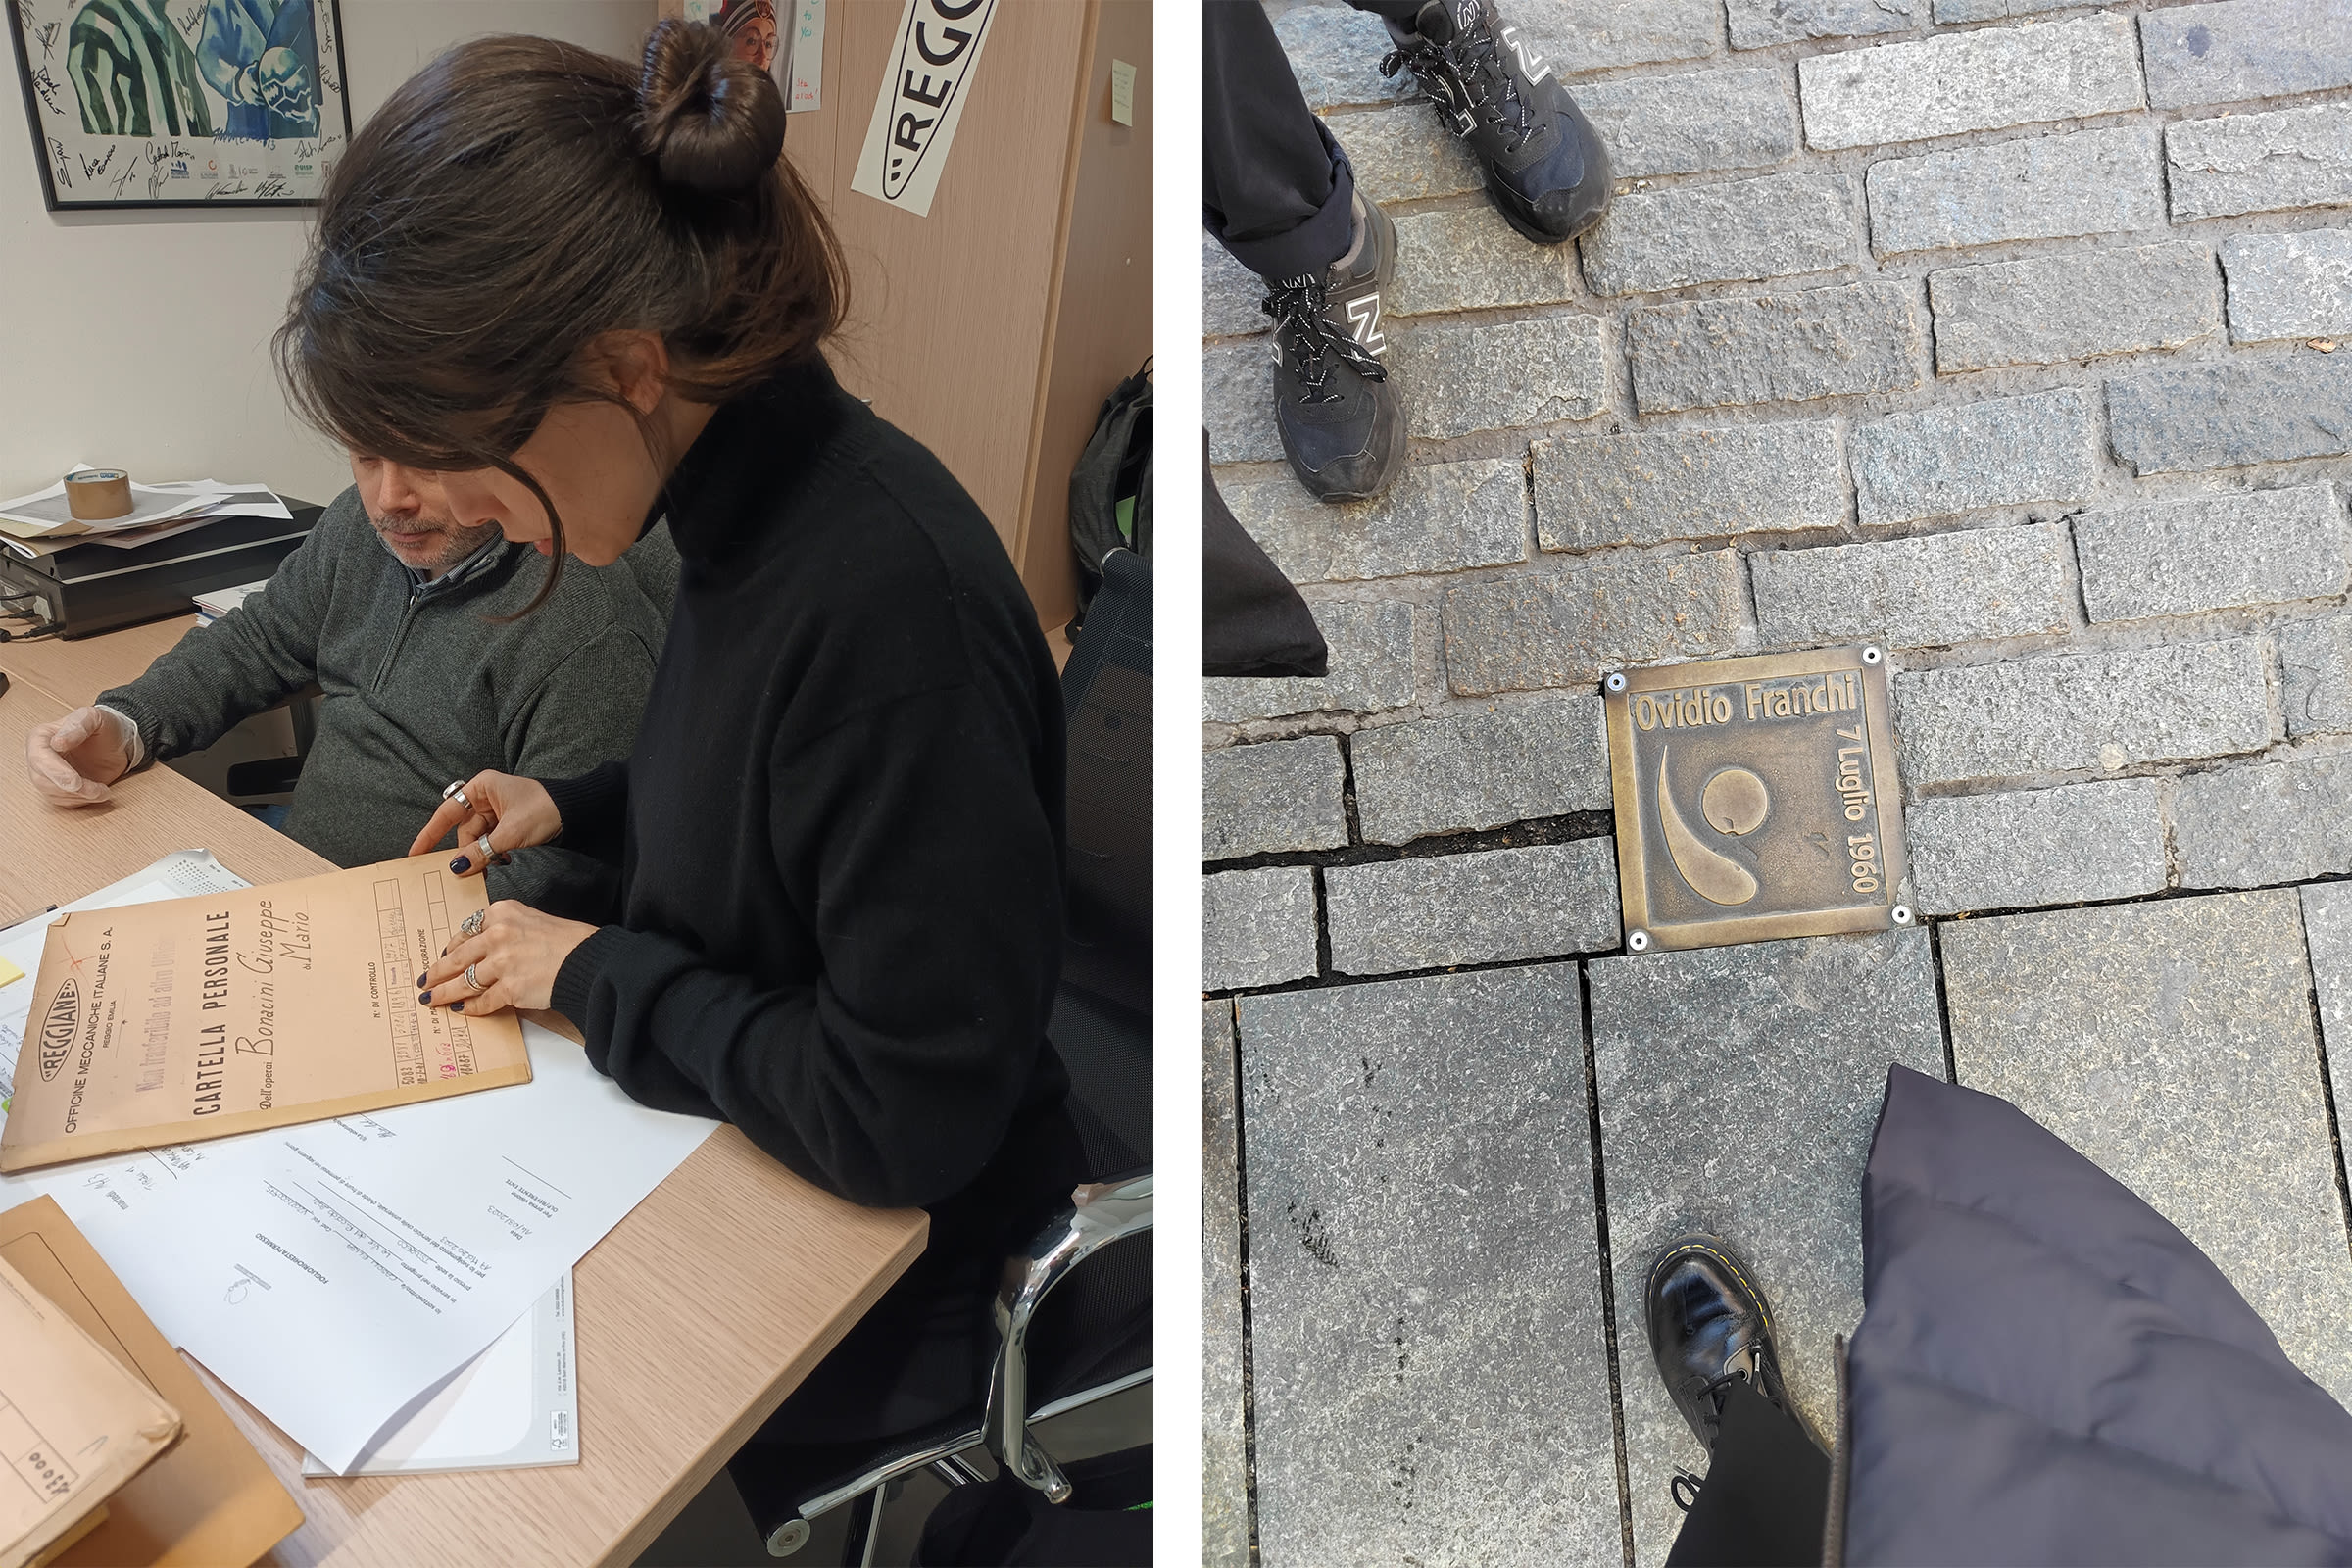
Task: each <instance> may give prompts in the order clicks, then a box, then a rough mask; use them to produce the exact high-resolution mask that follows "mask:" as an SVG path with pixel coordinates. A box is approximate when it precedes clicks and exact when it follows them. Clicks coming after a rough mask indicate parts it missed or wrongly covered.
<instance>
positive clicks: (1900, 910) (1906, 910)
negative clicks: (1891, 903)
mask: <svg viewBox="0 0 2352 1568" xmlns="http://www.w3.org/2000/svg"><path fill="white" fill-rule="evenodd" d="M1887 912H1888V913H1890V914H1892V915H1893V916H1894V923H1895V924H1896V925H1909V924H1910V923H1911V906H1909V905H1908V904H1898V905H1896V906H1895V907H1893V908H1892V909H1890V910H1888V911H1887Z"/></svg>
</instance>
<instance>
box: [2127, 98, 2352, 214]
mask: <svg viewBox="0 0 2352 1568" xmlns="http://www.w3.org/2000/svg"><path fill="white" fill-rule="evenodd" d="M2164 157H2165V163H2166V166H2167V167H2166V173H2167V175H2168V176H2169V179H2168V183H2169V184H2170V186H2171V188H2172V193H2173V221H2174V222H2176V223H2190V222H2194V221H2197V220H2198V219H2200V218H2229V217H2234V216H2235V215H2237V214H2239V213H2278V212H2285V211H2286V210H2288V209H2290V208H2296V207H2344V206H2348V205H2352V106H2347V105H2344V104H2322V105H2320V106H2319V107H2317V108H2314V109H2281V110H2278V111H2277V112H2276V113H2273V114H2267V115H2222V116H2217V117H2216V118H2214V119H2211V120H2180V121H2175V122H2174V123H2172V124H2170V125H2167V126H2165V128H2164Z"/></svg>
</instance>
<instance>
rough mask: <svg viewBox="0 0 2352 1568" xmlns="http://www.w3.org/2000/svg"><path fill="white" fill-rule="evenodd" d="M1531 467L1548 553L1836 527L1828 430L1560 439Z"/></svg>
mask: <svg viewBox="0 0 2352 1568" xmlns="http://www.w3.org/2000/svg"><path fill="white" fill-rule="evenodd" d="M1529 450H1530V451H1531V452H1532V453H1533V455H1534V457H1535V462H1536V537H1537V539H1538V541H1539V542H1540V543H1541V544H1542V545H1543V547H1544V549H1546V550H1599V549H1602V548H1604V547H1606V546H1609V545H1647V544H1658V543H1660V542H1662V541H1664V540H1668V539H1723V538H1730V537H1733V536H1735V535H1741V534H1756V533H1781V532H1789V531H1793V530H1797V529H1805V528H1835V527H1837V526H1838V524H1840V523H1842V522H1843V521H1844V520H1845V466H1844V464H1843V463H1842V462H1841V461H1840V460H1839V458H1838V433H1837V431H1836V429H1835V428H1834V427H1832V426H1831V425H1829V424H1826V423H1818V424H1743V425H1735V426H1733V427H1732V428H1730V429H1725V430H1657V431H1651V432H1648V433H1646V434H1640V435H1595V436H1562V437H1558V438H1556V439H1554V440H1550V441H1538V442H1536V443H1535V444H1534V445H1533V446H1532V447H1531V448H1530V449H1529Z"/></svg>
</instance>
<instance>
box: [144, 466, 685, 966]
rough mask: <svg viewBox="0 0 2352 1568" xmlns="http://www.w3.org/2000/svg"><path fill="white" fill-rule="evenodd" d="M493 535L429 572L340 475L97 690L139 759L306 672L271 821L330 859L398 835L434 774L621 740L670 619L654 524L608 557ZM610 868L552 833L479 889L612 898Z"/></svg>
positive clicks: (357, 854)
mask: <svg viewBox="0 0 2352 1568" xmlns="http://www.w3.org/2000/svg"><path fill="white" fill-rule="evenodd" d="M546 571H547V563H546V561H545V560H544V559H543V558H542V557H540V556H539V555H538V554H537V553H536V552H534V551H533V550H532V549H531V548H530V546H528V545H523V544H512V543H509V542H507V541H505V540H495V541H493V542H492V543H491V544H490V545H489V546H488V547H486V549H485V550H484V551H483V552H482V553H481V554H480V555H479V556H477V557H474V558H469V559H468V560H467V561H466V562H464V563H461V564H459V565H458V566H456V567H453V568H452V569H451V570H450V571H448V572H446V573H444V574H443V575H442V576H441V577H439V578H437V579H435V580H434V581H432V582H430V583H425V582H421V581H419V580H418V578H417V574H416V573H414V572H412V571H410V569H409V568H408V567H407V566H405V565H403V564H401V562H400V561H399V559H398V558H397V557H395V556H393V555H392V554H391V552H390V551H388V550H387V549H386V548H385V547H384V544H383V541H382V540H381V539H379V538H377V537H376V533H375V530H374V529H373V528H372V527H370V526H369V525H368V517H367V514H366V513H365V511H364V510H363V509H362V508H361V506H360V500H359V492H358V491H357V490H356V489H353V490H346V491H344V492H343V493H342V494H341V495H339V496H337V497H336V498H335V500H334V502H333V503H332V504H331V505H329V506H328V507H327V509H326V511H325V513H324V514H323V515H321V516H320V517H319V522H318V525H317V526H316V527H315V528H313V529H312V530H311V535H310V537H309V538H308V539H306V540H304V541H303V542H302V544H301V545H300V546H299V547H297V548H296V549H295V551H294V552H293V554H291V555H289V556H287V557H286V559H285V560H284V562H282V563H281V564H279V566H278V568H277V571H276V572H275V573H274V574H273V575H272V576H271V577H270V584H269V586H268V587H267V588H266V589H264V590H263V591H262V592H260V593H258V594H255V595H253V596H251V597H250V598H248V599H247V600H246V601H245V603H244V604H243V605H242V606H241V607H239V608H238V609H236V610H233V611H231V612H229V613H227V614H225V615H223V616H221V618H220V619H219V620H217V621H215V622H214V623H213V624H212V625H210V626H200V627H198V628H196V629H195V630H193V631H191V632H189V633H188V634H187V636H185V637H183V638H181V639H180V641H179V642H178V644H177V645H175V646H174V647H173V648H172V649H171V650H170V651H169V652H168V653H166V654H164V655H163V657H161V658H160V659H158V660H157V661H156V662H154V663H153V664H152V665H150V666H149V667H148V670H147V672H146V673H145V674H143V675H141V676H140V677H139V678H138V679H137V680H135V681H132V682H131V683H130V684H129V685H127V686H118V687H116V688H115V689H114V690H112V691H109V692H103V693H101V694H100V695H99V698H98V701H99V702H100V703H101V704H103V705H105V706H106V707H108V708H112V709H115V710H117V711H120V712H122V713H123V714H124V715H125V716H127V717H128V718H129V719H130V720H131V721H132V722H133V723H135V724H136V725H138V729H139V739H140V740H141V742H142V743H143V744H144V745H145V748H146V758H145V761H146V762H154V761H160V760H166V759H169V758H172V757H177V756H180V755H182V754H184V753H187V752H193V751H200V750H202V749H203V748H205V747H207V746H210V745H212V744H213V742H215V741H217V740H219V739H220V738H221V736H222V735H224V734H226V733H227V732H228V731H229V730H230V729H231V728H232V727H234V726H235V725H236V724H237V723H238V722H239V721H240V720H242V719H245V718H247V717H249V716H251V715H252V714H255V713H258V712H261V711H264V710H266V709H268V708H270V707H272V706H273V705H275V704H277V703H280V702H283V701H285V700H286V699H287V698H289V697H291V696H293V695H294V694H295V693H296V692H299V691H301V690H302V689H303V688H304V687H306V686H308V685H310V684H311V683H313V682H314V681H316V682H317V683H318V685H319V689H320V690H321V691H322V692H323V693H324V694H325V699H324V701H323V702H321V703H320V705H319V727H318V734H317V737H316V739H315V740H314V741H313V743H312V747H311V751H310V755H309V757H308V759H307V760H305V762H304V764H303V769H302V778H301V781H300V782H299V783H297V784H296V785H295V788H294V804H293V807H292V809H291V810H290V811H289V812H288V813H287V818H286V832H287V833H288V835H290V836H291V837H293V838H295V839H296V840H299V841H300V842H301V843H303V844H304V845H307V846H308V847H309V848H311V849H313V850H315V851H317V852H318V853H319V854H320V855H322V856H324V857H325V858H328V859H330V860H332V861H334V862H335V863H336V864H337V865H346V866H348V865H367V864H370V863H372V862H374V861H377V860H387V859H394V858H399V857H401V856H403V855H406V854H407V853H408V849H409V843H410V841H411V840H412V839H414V838H415V837H416V834H417V829H418V828H420V827H422V826H423V825H424V820H425V818H426V817H428V816H430V815H431V814H432V812H433V809H434V808H436V807H438V806H439V805H440V804H441V789H442V786H443V785H445V784H447V783H449V782H450V780H452V779H461V778H469V777H471V776H472V775H473V774H475V773H478V772H480V771H482V770H483V769H485V768H496V769H499V770H500V771H503V772H509V773H517V774H521V775H523V776H525V777H532V778H549V777H558V778H560V777H566V776H569V775H571V774H574V773H582V772H586V771H587V770H588V769H590V768H592V767H594V766H596V765H597V764H598V763H600V762H604V761H607V760H613V759H616V758H621V757H625V756H627V755H628V752H629V748H630V746H631V745H632V744H633V743H634V741H635V740H636V737H637V721H638V718H639V716H640V714H641V713H642V712H643V711H644V708H645V694H646V690H647V688H648V686H649V685H650V684H651V683H652V680H653V673H654V662H655V660H656V659H657V658H659V657H660V655H661V652H662V638H663V636H664V635H665V633H666V631H667V626H668V619H669V604H670V599H671V597H672V595H673V594H674V593H675V591H676V588H677V581H678V557H677V552H676V550H675V549H673V548H672V547H671V545H670V542H669V532H668V530H667V529H666V528H656V529H655V530H654V531H653V532H651V533H649V534H648V535H647V536H646V537H645V538H644V539H643V540H642V541H640V542H639V543H638V544H637V545H636V546H634V547H633V548H632V549H631V550H630V551H629V553H628V554H627V555H626V556H623V557H622V558H621V559H620V560H619V561H618V562H616V563H614V564H613V565H610V566H603V567H594V566H583V565H581V564H579V563H578V562H576V561H573V562H567V563H565V564H564V574H563V578H562V580H561V581H560V582H559V583H558V584H557V587H556V591H555V594H554V596H553V597H552V598H550V599H549V600H548V602H547V603H546V604H544V605H542V606H540V607H539V609H538V610H536V611H534V612H533V613H530V614H528V615H525V616H523V617H522V618H521V619H520V620H514V621H501V620H500V619H499V618H498V617H500V616H504V615H512V614H514V613H515V612H516V611H518V610H520V609H522V607H523V606H524V605H526V604H528V603H529V602H530V600H531V596H532V595H533V594H535V593H537V592H538V591H539V584H540V582H541V580H542V578H543V577H544V575H545V573H546ZM618 886H619V883H618V876H617V873H616V872H615V871H614V869H613V867H611V866H609V865H607V864H605V863H603V862H601V861H599V860H596V859H594V858H590V857H588V856H584V855H580V854H577V853H575V852H573V851H570V850H564V849H559V848H554V847H548V848H541V849H532V850H524V851H521V852H519V853H518V854H516V855H515V858H514V862H513V863H512V864H510V865H506V866H498V867H493V868H492V870H491V872H490V896H491V897H492V898H494V899H520V900H522V901H523V902H525V903H527V904H532V905H536V906H538V907H542V908H545V909H549V910H551V911H553V912H555V913H559V914H564V915H567V916H571V917H575V918H580V919H589V920H601V919H604V918H607V917H608V916H609V913H610V910H611V909H612V907H613V905H614V901H615V899H616V897H617V893H618Z"/></svg>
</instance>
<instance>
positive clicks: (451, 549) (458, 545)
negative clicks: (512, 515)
mask: <svg viewBox="0 0 2352 1568" xmlns="http://www.w3.org/2000/svg"><path fill="white" fill-rule="evenodd" d="M420 520H421V519H420ZM368 526H370V527H372V528H373V529H375V531H376V534H377V536H378V537H379V538H380V537H382V535H383V532H384V524H383V521H382V519H381V518H379V517H377V516H376V515H374V514H373V513H369V514H368ZM497 537H498V524H497V523H495V522H484V523H478V524H476V525H475V526H473V527H471V528H451V529H449V530H448V531H447V532H446V533H444V534H443V535H442V538H443V539H444V541H445V543H444V545H443V547H442V550H441V553H440V554H439V555H437V556H435V557H434V558H433V559H432V560H430V561H428V562H426V563H425V564H423V565H421V566H419V567H417V570H419V571H433V572H441V571H447V570H448V569H449V568H450V567H452V566H454V565H456V564H458V563H459V562H461V561H464V560H465V559H466V557H467V556H470V555H472V554H473V553H474V552H475V551H476V550H479V549H481V548H482V546H484V545H486V544H488V543H489V542H490V541H491V540H492V539H495V538H497ZM385 548H386V549H389V548H391V547H390V545H389V544H388V543H387V545H386V546H385Z"/></svg>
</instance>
